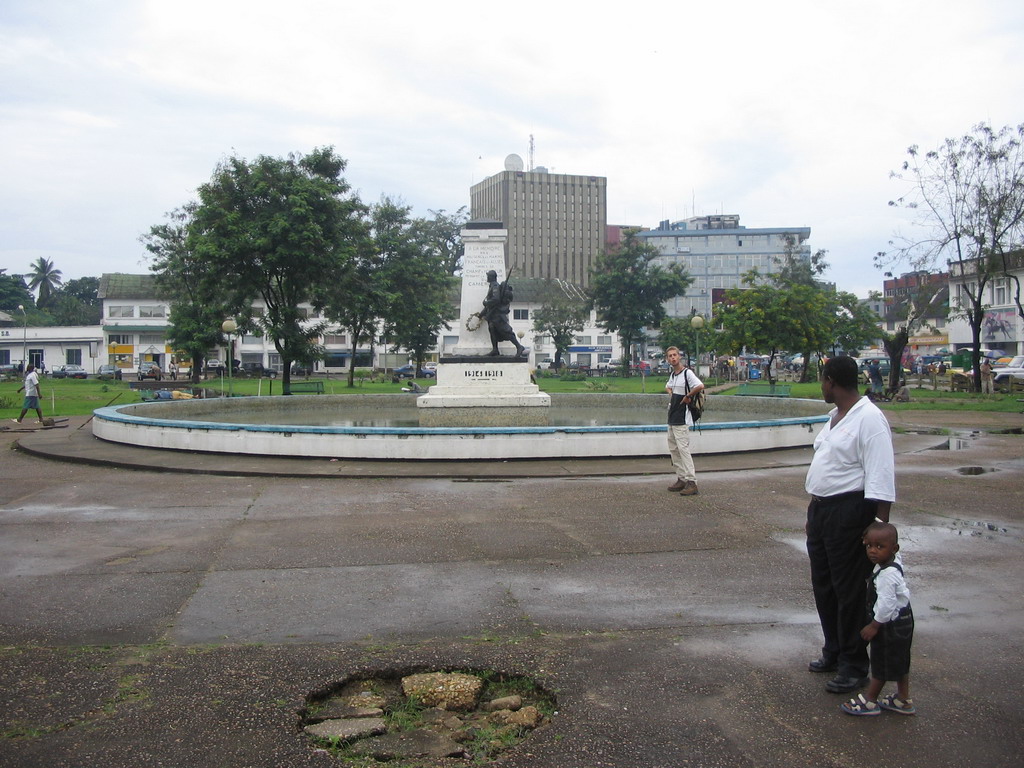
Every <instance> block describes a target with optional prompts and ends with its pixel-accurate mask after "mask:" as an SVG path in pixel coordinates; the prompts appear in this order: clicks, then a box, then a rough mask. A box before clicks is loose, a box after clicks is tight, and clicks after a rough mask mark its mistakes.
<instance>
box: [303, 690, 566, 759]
mask: <svg viewBox="0 0 1024 768" xmlns="http://www.w3.org/2000/svg"><path fill="white" fill-rule="evenodd" d="M555 706H556V700H555V697H554V695H552V694H551V693H549V692H548V691H546V690H544V689H543V688H542V687H541V686H539V685H537V684H536V683H535V682H533V681H532V680H531V679H530V678H527V677H522V676H511V675H505V674H502V673H499V672H493V671H486V672H479V671H465V670H461V671H460V670H456V671H435V672H414V673H404V672H398V671H383V672H378V673H375V674H373V675H360V676H358V677H350V678H347V679H345V680H342V681H341V682H338V683H335V684H333V685H330V686H327V687H325V688H324V689H321V690H319V691H315V692H313V693H311V694H309V696H307V697H306V705H305V707H303V709H302V710H300V711H299V718H300V727H301V728H302V730H303V731H304V732H305V733H306V734H308V735H309V737H310V739H311V743H312V745H313V748H314V749H318V750H326V751H328V752H330V753H331V754H333V755H334V756H335V757H337V758H338V759H339V760H340V761H341V762H342V763H348V764H351V765H359V766H364V765H367V764H368V761H379V762H381V763H387V762H389V761H394V760H402V761H406V762H403V763H402V765H403V766H410V768H428V767H429V766H434V765H439V764H440V762H439V761H444V764H445V765H451V764H452V762H451V761H452V759H456V760H458V759H462V760H465V761H467V763H469V762H472V764H473V765H485V764H487V763H489V762H490V761H491V760H493V759H495V758H496V757H498V755H500V754H501V753H502V752H504V751H506V750H508V749H510V748H512V747H515V746H516V745H518V744H519V743H521V742H522V741H523V740H524V739H526V738H527V737H528V736H529V735H530V734H531V733H532V732H533V731H534V730H535V729H537V728H539V727H541V726H542V725H544V724H545V723H547V722H549V721H550V718H551V716H552V715H553V714H555Z"/></svg>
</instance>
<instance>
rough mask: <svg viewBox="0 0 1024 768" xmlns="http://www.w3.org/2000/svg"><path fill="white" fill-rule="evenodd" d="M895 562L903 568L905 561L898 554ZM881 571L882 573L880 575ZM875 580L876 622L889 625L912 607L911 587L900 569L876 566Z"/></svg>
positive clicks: (894, 559)
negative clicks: (909, 606)
mask: <svg viewBox="0 0 1024 768" xmlns="http://www.w3.org/2000/svg"><path fill="white" fill-rule="evenodd" d="M893 562H894V563H896V564H897V565H899V566H900V568H902V567H903V559H902V558H901V557H900V553H899V552H897V553H896V556H895V557H894V558H893ZM879 571H881V572H880V573H879ZM874 574H875V576H874V579H875V592H876V593H877V597H876V598H875V621H877V622H878V623H879V624H887V623H888V622H890V621H892V620H893V619H895V618H896V617H897V616H898V615H899V613H900V610H901V609H902V608H906V607H907V606H908V605H910V587H908V586H907V580H906V579H905V578H903V574H902V573H901V572H900V569H899V568H892V567H890V568H886V569H885V570H882V568H881V566H878V565H876V566H875V570H874Z"/></svg>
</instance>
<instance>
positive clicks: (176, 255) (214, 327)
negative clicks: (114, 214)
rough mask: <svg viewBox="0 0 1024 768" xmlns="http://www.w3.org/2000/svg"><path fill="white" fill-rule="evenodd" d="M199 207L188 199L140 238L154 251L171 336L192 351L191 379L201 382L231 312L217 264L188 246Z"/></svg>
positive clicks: (175, 344)
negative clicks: (220, 295) (219, 288)
mask: <svg viewBox="0 0 1024 768" xmlns="http://www.w3.org/2000/svg"><path fill="white" fill-rule="evenodd" d="M195 209H196V204H195V203H189V204H187V205H185V206H184V207H182V208H179V209H177V210H175V211H172V212H170V213H168V214H167V219H168V221H167V222H165V223H163V224H156V225H154V226H152V227H150V229H149V232H148V233H147V234H145V235H143V236H142V237H140V238H139V240H140V241H141V242H142V243H143V245H145V247H146V250H147V251H149V252H150V254H151V258H152V263H151V264H150V269H151V270H152V271H153V272H155V273H156V284H157V290H158V291H159V292H160V296H161V298H164V299H167V300H168V301H169V302H170V304H171V312H170V316H169V317H168V322H169V323H170V330H169V332H168V334H167V341H168V343H170V344H171V345H172V346H173V347H174V349H175V350H182V351H184V352H185V353H186V354H187V355H188V357H189V358H190V359H191V361H192V368H191V370H190V376H191V379H192V381H193V382H194V383H199V380H200V378H201V377H202V372H203V369H204V367H205V364H206V356H207V354H208V353H209V351H210V350H211V349H212V348H213V347H214V346H216V345H218V344H222V343H224V341H225V340H224V336H223V334H222V332H221V323H222V322H223V321H224V319H225V318H226V316H227V314H228V312H227V310H226V309H225V308H224V306H223V305H222V304H221V303H220V302H219V301H218V300H217V292H216V291H214V290H212V288H213V286H215V285H216V284H217V275H216V274H215V273H214V272H213V271H212V270H213V269H214V266H213V264H212V263H210V262H207V261H205V260H204V259H201V258H199V256H198V255H197V254H196V252H195V251H194V250H193V249H192V248H191V247H190V245H189V242H190V240H189V231H190V227H191V226H192V217H193V214H194V213H195Z"/></svg>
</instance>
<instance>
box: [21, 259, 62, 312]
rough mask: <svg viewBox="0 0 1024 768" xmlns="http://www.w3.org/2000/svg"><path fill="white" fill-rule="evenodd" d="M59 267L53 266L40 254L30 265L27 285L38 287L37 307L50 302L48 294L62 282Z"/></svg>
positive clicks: (32, 287)
mask: <svg viewBox="0 0 1024 768" xmlns="http://www.w3.org/2000/svg"><path fill="white" fill-rule="evenodd" d="M63 280H64V278H63V277H62V276H61V271H60V270H59V269H54V268H53V262H52V261H50V260H49V259H44V258H43V257H42V256H40V257H39V258H38V259H36V261H35V263H34V264H33V265H32V272H31V273H30V274H29V281H28V287H29V288H31V289H33V290H35V289H36V288H38V289H39V296H38V298H37V299H36V306H37V307H40V308H41V307H45V306H46V305H47V304H49V303H50V295H51V294H52V293H53V289H54V288H56V287H57V286H58V285H60V284H61V283H62V282H63Z"/></svg>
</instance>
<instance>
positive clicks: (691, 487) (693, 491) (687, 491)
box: [679, 480, 697, 496]
mask: <svg viewBox="0 0 1024 768" xmlns="http://www.w3.org/2000/svg"><path fill="white" fill-rule="evenodd" d="M679 495H680V496H696V495H697V484H696V483H695V482H693V480H687V481H686V485H685V486H683V489H682V490H681V491H680V492H679Z"/></svg>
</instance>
